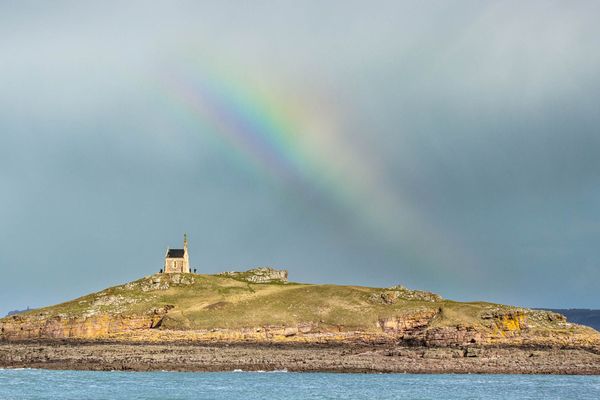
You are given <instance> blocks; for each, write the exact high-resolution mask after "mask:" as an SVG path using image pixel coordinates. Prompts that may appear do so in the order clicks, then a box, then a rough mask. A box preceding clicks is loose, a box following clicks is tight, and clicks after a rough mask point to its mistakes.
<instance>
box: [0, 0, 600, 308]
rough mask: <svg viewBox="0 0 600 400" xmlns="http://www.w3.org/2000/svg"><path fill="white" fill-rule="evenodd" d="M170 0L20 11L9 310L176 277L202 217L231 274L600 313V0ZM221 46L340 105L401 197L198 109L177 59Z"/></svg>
mask: <svg viewBox="0 0 600 400" xmlns="http://www.w3.org/2000/svg"><path fill="white" fill-rule="evenodd" d="M153 4H154V6H153V7H148V5H147V4H142V3H139V4H136V3H128V5H127V6H123V5H122V4H120V5H117V4H116V3H111V2H103V3H102V4H96V5H91V4H83V3H78V4H74V3H67V2H65V3H60V2H59V3H54V4H53V5H52V6H51V7H50V6H48V7H44V6H42V5H40V4H39V3H35V4H34V3H29V2H19V3H4V4H3V5H1V6H0V49H1V50H2V52H1V53H2V59H0V88H1V90H0V135H1V138H2V142H1V145H0V184H1V186H0V220H1V221H2V224H1V225H0V226H1V228H0V269H1V272H2V274H3V280H2V284H0V289H1V290H0V293H1V294H0V312H5V311H7V310H9V309H14V308H23V307H25V306H32V307H36V306H41V305H45V304H48V303H55V302H59V301H63V300H66V299H69V298H72V297H74V296H78V295H81V294H83V293H86V292H89V291H92V290H96V289H100V288H102V287H105V286H107V285H111V284H116V283H120V282H123V281H125V280H128V279H134V278H137V277H139V276H140V275H144V274H150V273H152V272H154V271H157V270H158V269H159V268H160V267H161V262H162V260H161V258H162V256H163V252H164V248H165V247H166V246H174V245H177V244H178V243H179V242H180V241H181V236H182V234H183V232H184V231H187V232H188V233H190V235H191V244H192V264H194V266H196V267H197V268H199V270H200V271H204V272H209V273H213V272H218V271H221V270H226V269H233V268H245V267H250V266H255V265H265V264H267V265H275V266H283V267H287V268H289V269H290V273H291V277H292V279H296V280H300V281H311V282H336V283H352V284H365V285H373V286H388V285H392V284H395V283H399V282H401V283H405V284H407V285H411V286H414V287H418V288H424V289H431V290H435V291H438V292H440V293H442V294H443V295H445V296H447V297H453V298H457V299H486V300H492V301H500V302H505V303H513V304H523V305H528V306H546V307H562V308H565V307H600V303H598V297H597V295H596V292H597V289H596V288H595V287H594V286H593V283H594V282H597V281H599V280H600V265H599V264H598V260H599V259H600V254H599V250H598V246H597V243H595V241H596V238H597V237H598V234H599V233H600V232H599V230H600V214H599V213H598V210H597V204H598V203H599V201H600V185H599V183H600V182H598V181H599V177H600V162H599V161H598V160H599V159H600V157H599V156H600V135H599V134H598V129H599V127H600V117H599V114H598V112H597V105H598V103H599V100H600V81H599V79H598V77H597V71H598V70H599V68H600V52H598V48H599V46H600V43H599V39H598V38H599V37H600V35H599V33H600V32H599V29H598V27H597V24H596V21H595V16H596V15H598V14H599V11H600V10H599V8H600V6H599V5H598V4H597V3H593V2H575V3H569V4H568V5H567V4H566V3H564V2H529V3H527V4H522V3H520V2H514V3H511V2H503V3H496V4H483V3H480V2H469V1H464V2H460V3H454V4H452V5H448V4H447V3H446V2H439V3H435V2H429V3H426V4H424V5H423V4H418V3H416V2H406V3H400V2H395V1H394V2H381V3H379V5H378V6H377V7H367V6H366V5H365V4H364V3H362V2H340V3H335V2H334V3H326V4H325V3H323V2H312V3H311V2H303V3H302V4H300V3H297V2H289V3H287V4H286V3H282V2H277V4H274V3H271V2H253V3H252V5H251V6H250V5H241V4H239V3H231V4H228V3H223V2H214V3H211V4H198V3H197V2H175V3H172V2H165V3H160V2H157V3H153ZM198 58H200V59H207V60H208V59H209V60H211V62H214V63H215V65H219V68H222V69H223V71H224V73H223V75H224V76H231V75H232V73H233V72H235V75H236V78H238V79H242V80H244V81H246V82H249V83H251V84H252V85H253V86H255V87H259V88H265V90H267V89H266V88H270V87H274V88H276V89H277V90H278V91H279V92H280V93H282V92H283V93H286V92H287V93H289V96H290V99H296V98H302V99H309V100H310V101H305V102H304V107H305V109H304V110H301V111H302V112H305V113H307V114H319V113H320V112H321V108H322V107H321V106H322V105H326V107H327V109H328V110H331V113H329V112H328V118H329V119H330V121H329V122H330V123H331V124H332V125H334V126H336V127H337V129H338V131H339V134H340V135H341V137H342V138H344V142H345V143H346V144H348V145H349V147H350V148H352V149H359V150H360V151H359V155H360V157H361V158H362V161H363V162H366V164H367V165H368V166H370V167H373V169H374V170H376V171H377V172H378V173H379V174H380V176H379V179H380V181H381V182H380V183H381V185H380V188H382V190H383V191H384V193H385V194H388V195H389V196H390V198H393V199H397V200H399V201H398V202H397V203H393V201H392V202H391V203H393V204H397V209H394V208H393V207H392V208H391V209H383V208H382V209H381V211H380V210H377V208H378V204H379V203H377V202H376V201H375V200H376V199H375V198H376V194H373V198H374V199H373V203H372V204H371V203H370V202H369V201H368V200H367V199H368V197H366V198H363V199H362V201H363V204H362V205H358V206H357V205H356V204H354V203H353V204H352V206H351V207H349V206H348V204H345V205H344V204H340V203H338V202H336V200H335V198H332V196H331V195H328V193H327V190H322V189H321V192H325V193H324V194H323V193H320V192H319V191H316V190H315V191H314V192H313V191H312V190H311V188H310V187H303V186H298V185H293V184H290V183H289V182H287V181H285V180H278V179H277V178H276V177H274V176H271V175H269V174H264V173H262V172H261V171H260V169H256V168H255V167H254V166H253V165H252V164H251V163H249V162H247V161H248V160H245V159H244V157H242V156H240V155H239V154H238V153H237V152H236V150H235V149H234V148H232V147H231V145H230V144H229V143H228V142H227V141H226V140H223V138H220V137H219V136H218V135H215V133H214V132H213V131H211V128H210V126H209V125H204V126H203V125H199V124H197V123H194V121H191V120H190V117H189V115H188V114H186V112H185V110H183V109H182V108H181V107H179V106H177V105H176V104H174V103H173V102H172V100H171V99H169V98H168V96H166V95H165V94H164V93H163V92H161V89H160V84H161V83H160V76H161V73H162V71H164V70H165V69H171V70H180V69H182V70H190V69H191V70H192V71H193V69H194V68H191V67H190V65H193V63H194V60H196V59H198ZM228 74H229V75H228ZM223 79H226V78H223ZM343 152H344V149H343V148H340V153H343ZM339 156H340V157H343V156H344V154H339ZM347 156H348V155H347ZM341 165H347V164H341ZM350 175H351V174H350ZM332 176H335V177H337V178H338V179H339V180H340V181H336V180H335V179H334V180H333V181H331V184H332V185H334V184H335V185H337V186H339V187H341V188H343V187H344V186H351V184H353V183H361V182H360V179H359V178H360V177H359V178H356V182H345V181H344V179H350V180H352V176H348V175H343V174H342V176H338V175H335V174H334V175H332ZM365 176H368V174H366V175H365ZM331 179H332V178H331ZM362 183H364V182H362ZM313 189H314V188H313ZM400 200H401V201H400ZM372 209H375V210H372ZM360 213H364V215H366V216H367V217H366V218H364V217H363V218H362V219H361V218H358V217H357V215H355V214H360ZM380 214H384V219H385V216H386V215H387V216H388V218H387V219H388V221H386V222H387V223H386V224H383V225H388V226H386V229H383V228H382V230H381V232H379V233H377V232H375V233H374V228H375V231H376V230H377V226H378V225H379V224H380V222H381V221H379V222H377V221H375V222H372V224H371V226H369V221H365V219H367V220H368V219H369V218H371V217H370V216H371V215H375V216H378V217H381V215H380ZM403 215H409V216H414V215H419V216H420V219H419V218H414V219H411V220H410V222H407V223H406V225H403V222H402V221H409V220H404V219H402V218H400V216H403ZM396 220H397V221H398V222H397V223H395V221H396ZM394 225H396V228H397V229H394ZM425 225H427V227H425ZM389 226H391V227H392V229H391V230H390V229H389ZM411 232H414V235H411ZM428 232H429V233H432V234H435V235H432V236H431V237H429V236H428ZM411 236H412V237H411Z"/></svg>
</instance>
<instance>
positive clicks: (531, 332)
mask: <svg viewBox="0 0 600 400" xmlns="http://www.w3.org/2000/svg"><path fill="white" fill-rule="evenodd" d="M0 367H36V368H68V369H100V370H112V369H126V370H127V369H129V370H165V369H166V370H198V371H222V370H236V369H242V370H276V369H287V370H289V371H339V372H431V373H433V372H436V373H443V372H447V373H449V372H463V373H464V372H473V373H565V374H600V333H598V332H597V331H595V330H594V329H592V328H589V327H585V326H582V325H577V324H573V323H570V322H568V321H567V320H566V318H565V317H564V316H563V315H561V314H558V313H555V312H550V311H542V310H531V309H526V308H520V307H514V306H507V305H500V304H493V303H486V302H456V301H451V300H447V299H443V298H442V297H440V296H439V295H437V294H434V293H430V292H425V291H419V290H411V289H407V288H405V287H403V286H391V287H388V288H370V287H361V286H340V285H323V284H305V283H294V282H289V281H288V274H287V271H284V270H275V269H271V268H255V269H252V270H249V271H246V272H224V273H221V274H217V275H203V274H195V273H160V274H155V275H152V276H148V277H145V278H142V279H139V280H136V281H133V282H130V283H127V284H124V285H120V286H115V287H111V288H108V289H105V290H102V291H100V292H97V293H92V294H89V295H87V296H84V297H81V298H78V299H75V300H72V301H69V302H66V303H62V304H58V305H55V306H50V307H45V308H40V309H35V310H28V311H26V312H23V313H20V314H16V315H11V316H8V317H5V318H3V319H1V320H0Z"/></svg>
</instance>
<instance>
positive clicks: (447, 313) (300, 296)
mask: <svg viewBox="0 0 600 400" xmlns="http://www.w3.org/2000/svg"><path fill="white" fill-rule="evenodd" d="M178 279H183V280H186V282H185V283H176V282H177V280H178ZM158 280H160V282H159V283H158V284H157V283H156V282H155V281H158ZM192 280H193V282H192ZM164 282H168V288H167V289H165V288H164V287H163V288H162V289H159V288H152V285H155V286H160V285H161V283H164ZM144 288H146V289H148V288H149V290H144ZM384 290H385V289H380V288H369V287H361V286H339V285H313V284H300V283H288V284H282V283H280V282H277V283H270V284H255V283H248V282H246V281H244V280H243V279H240V278H239V277H235V278H233V277H227V276H218V275H199V274H180V275H179V277H177V276H176V275H175V274H173V275H169V274H161V275H152V276H150V277H146V278H142V279H139V280H137V281H134V282H131V283H128V284H125V285H119V286H115V287H111V288H108V289H105V290H103V291H101V292H98V293H92V294H90V295H87V296H83V297H80V298H78V299H75V300H72V301H69V302H66V303H62V304H58V305H55V306H51V307H45V308H42V309H37V310H32V311H29V312H28V313H25V314H23V315H31V316H35V315H40V314H42V316H43V317H44V318H46V317H50V316H55V315H63V316H71V317H78V316H83V315H91V314H94V313H112V314H124V315H127V314H131V315H135V314H137V315H139V314H144V313H148V312H150V310H152V309H153V308H158V307H164V306H166V305H171V306H174V308H173V309H172V310H170V311H169V313H168V315H167V317H165V318H164V320H163V324H162V326H163V327H165V328H172V329H212V328H245V327H259V326H265V325H298V324H306V323H318V324H319V325H321V326H330V327H336V326H343V327H344V328H345V329H362V330H373V329H376V325H377V321H378V319H381V318H388V317H399V316H402V315H404V314H412V313H414V312H416V311H427V310H436V311H437V310H440V313H439V314H438V316H437V317H436V318H435V320H434V321H433V322H432V325H431V326H455V325H458V324H462V325H471V326H481V324H482V320H481V318H480V314H481V313H482V312H483V311H485V310H488V309H494V308H495V309H509V308H511V307H508V306H502V305H497V304H491V303H483V302H473V303H461V302H455V301H450V300H442V301H437V302H427V301H417V300H406V299H400V300H398V301H397V302H395V303H393V304H384V303H381V302H377V301H373V295H374V294H375V296H377V295H378V294H380V293H381V292H382V291H384Z"/></svg>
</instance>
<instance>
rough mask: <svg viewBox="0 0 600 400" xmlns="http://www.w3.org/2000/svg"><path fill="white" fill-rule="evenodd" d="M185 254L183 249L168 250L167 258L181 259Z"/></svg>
mask: <svg viewBox="0 0 600 400" xmlns="http://www.w3.org/2000/svg"><path fill="white" fill-rule="evenodd" d="M184 254H185V252H184V250H183V249H169V251H168V252H167V258H183V255H184Z"/></svg>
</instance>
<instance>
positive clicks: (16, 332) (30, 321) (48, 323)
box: [0, 314, 160, 340]
mask: <svg viewBox="0 0 600 400" xmlns="http://www.w3.org/2000/svg"><path fill="white" fill-rule="evenodd" d="M159 321H160V316H158V315H154V316H119V315H117V316H115V315H109V314H101V315H95V316H90V317H68V318H64V317H59V316H57V317H51V318H48V319H45V318H31V317H23V316H19V315H15V316H12V317H9V318H6V319H5V320H3V321H2V322H0V331H1V337H2V338H3V339H4V340H27V339H67V338H78V339H100V338H103V337H107V336H109V335H111V334H114V333H120V332H128V331H134V330H140V329H151V328H153V327H154V326H155V325H156V324H157V323H158V322H159Z"/></svg>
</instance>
